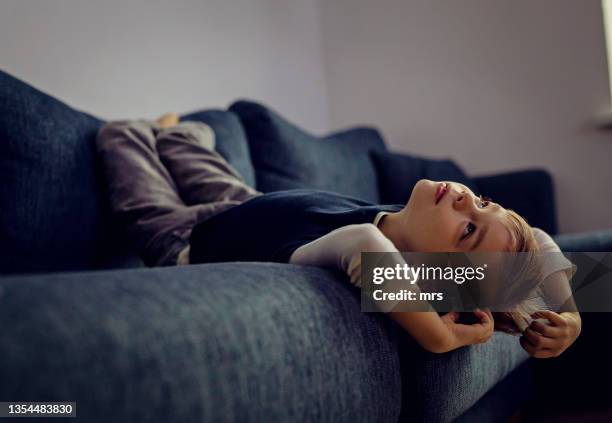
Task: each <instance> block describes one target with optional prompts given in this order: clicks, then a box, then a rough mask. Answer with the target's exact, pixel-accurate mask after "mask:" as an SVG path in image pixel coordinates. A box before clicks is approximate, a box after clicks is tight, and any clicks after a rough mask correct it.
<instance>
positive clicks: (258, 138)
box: [230, 101, 385, 203]
mask: <svg viewBox="0 0 612 423" xmlns="http://www.w3.org/2000/svg"><path fill="white" fill-rule="evenodd" d="M230 110H231V111H233V112H234V113H236V114H237V115H238V116H239V117H240V120H241V121H242V125H243V126H244V128H245V131H246V133H247V137H248V140H249V147H250V150H251V157H252V159H253V165H254V166H255V175H256V179H257V189H259V190H260V191H263V192H269V191H278V190H286V189H295V188H311V189H321V190H327V191H334V192H338V193H341V194H344V195H348V196H352V197H356V198H360V199H363V200H367V201H371V202H375V203H377V202H379V199H380V198H379V194H378V186H377V183H376V170H375V168H374V165H373V163H372V161H371V159H370V157H369V152H371V151H384V150H385V145H384V142H383V140H382V137H381V136H380V134H379V133H378V131H376V130H375V129H372V128H353V129H350V130H346V131H342V132H337V133H334V134H331V135H327V136H323V137H317V136H314V135H312V134H309V133H308V132H306V131H304V130H303V129H301V128H298V127H297V126H296V125H294V124H292V123H290V122H289V121H287V120H286V119H284V118H283V117H281V116H280V115H279V114H278V113H276V112H274V111H272V110H270V109H269V108H267V107H265V106H262V105H260V104H257V103H253V102H249V101H238V102H236V103H234V104H233V105H232V106H231V107H230Z"/></svg>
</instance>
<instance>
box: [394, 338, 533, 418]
mask: <svg viewBox="0 0 612 423" xmlns="http://www.w3.org/2000/svg"><path fill="white" fill-rule="evenodd" d="M400 354H401V356H402V374H403V377H404V379H403V388H404V395H403V406H402V408H403V409H402V417H403V418H402V420H406V421H419V422H421V421H422V422H432V423H434V422H450V421H452V420H453V419H455V418H457V417H458V416H460V415H461V414H463V413H464V412H465V411H466V410H468V409H469V408H470V407H472V406H473V405H474V404H475V403H476V402H477V401H478V400H479V399H480V398H481V397H483V396H484V395H485V394H486V393H487V392H488V391H489V390H490V389H491V388H493V387H494V386H495V385H496V384H497V383H498V382H500V381H501V380H502V379H504V378H505V377H506V376H507V375H509V374H510V373H511V372H512V371H513V370H514V369H515V368H517V367H518V366H519V365H521V364H522V363H523V362H525V361H526V360H527V359H528V358H529V355H528V354H527V353H526V352H525V350H523V349H522V348H521V346H520V344H519V340H518V338H517V337H514V336H512V335H508V334H506V333H502V332H495V333H494V335H493V337H492V338H491V339H490V340H489V341H488V342H486V343H485V344H478V345H471V346H469V347H463V348H460V349H457V350H454V351H451V352H449V353H446V354H433V353H429V352H427V351H425V350H422V349H419V348H415V346H414V341H412V339H404V342H402V344H401V349H400Z"/></svg>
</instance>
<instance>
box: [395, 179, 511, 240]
mask: <svg viewBox="0 0 612 423" xmlns="http://www.w3.org/2000/svg"><path fill="white" fill-rule="evenodd" d="M401 213H402V229H401V231H402V233H403V234H406V235H405V239H404V241H405V245H406V246H407V247H408V249H409V251H424V252H454V251H507V250H508V249H509V247H510V245H511V242H512V236H511V235H510V231H509V230H508V229H507V228H506V226H505V225H504V223H503V222H505V219H506V209H504V208H503V207H501V206H500V205H499V204H497V203H494V202H492V201H483V200H481V199H480V197H477V196H476V195H475V194H474V193H473V192H472V191H471V190H470V189H469V188H468V187H466V186H465V185H463V184H459V183H457V182H451V181H443V182H434V181H430V180H429V179H421V180H420V181H419V182H417V184H416V185H415V186H414V188H413V190H412V194H411V196H410V199H409V200H408V203H407V204H406V206H405V207H404V209H403V210H402V212H401Z"/></svg>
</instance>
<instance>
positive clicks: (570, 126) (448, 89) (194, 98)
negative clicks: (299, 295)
mask: <svg viewBox="0 0 612 423" xmlns="http://www.w3.org/2000/svg"><path fill="white" fill-rule="evenodd" d="M0 68H1V69H5V70H7V71H9V72H11V73H13V74H15V75H16V76H18V77H19V78H21V79H25V80H26V81H29V82H30V83H32V84H33V85H35V86H37V87H39V88H42V89H43V90H46V91H48V92H50V93H52V94H54V95H55V96H57V97H59V98H61V99H63V100H65V101H67V102H68V103H70V104H71V105H73V106H75V107H77V108H80V109H84V110H86V111H89V112H91V113H93V114H96V115H98V116H101V117H103V118H107V119H110V118H120V117H140V116H143V117H151V116H155V115H158V114H161V113H163V112H166V111H179V112H182V111H187V110H192V109H197V108H203V107H226V106H227V105H228V104H229V103H230V102H231V101H232V100H234V99H235V98H237V97H251V98H255V99H259V100H261V101H263V102H266V103H268V104H269V105H271V106H273V107H275V108H277V109H278V110H280V111H281V112H282V113H283V114H285V115H286V116H287V117H289V118H290V119H292V120H294V121H296V122H297V123H298V124H300V125H303V126H304V127H306V128H308V129H309V130H312V131H314V132H324V131H326V130H329V129H337V128H340V127H343V126H349V125H354V124H357V123H369V124H373V125H376V126H378V127H380V128H381V129H382V130H383V133H384V134H385V136H386V138H387V141H388V143H389V144H390V145H391V147H392V148H394V149H396V150H401V151H406V152H413V153H417V154H424V155H431V156H438V157H442V156H448V157H452V158H455V159H456V160H457V161H458V162H459V163H460V164H461V165H463V166H464V167H465V168H466V169H467V170H468V172H469V173H471V174H480V173H487V172H497V171H500V170H511V169H516V168H524V167H530V166H542V167H545V168H547V169H549V170H550V171H552V173H553V175H554V177H555V180H556V183H557V195H558V203H559V215H560V223H561V229H562V230H563V231H579V230H586V229H595V228H602V227H607V228H610V227H612V217H611V213H610V211H611V210H612V189H611V188H610V184H611V183H612V166H610V157H612V135H611V134H612V133H610V132H608V133H602V132H599V131H592V132H589V131H585V130H584V128H583V124H584V123H585V122H587V121H588V120H589V119H590V118H592V117H593V116H594V115H595V113H596V112H597V111H599V110H600V108H601V107H603V106H605V105H607V104H609V98H608V97H609V95H608V81H607V71H606V63H605V48H604V39H603V28H602V22H601V9H600V2H599V0H537V1H534V0H461V1H447V0H377V1H371V0H228V1H224V0H209V1H204V0H180V1H171V0H166V1H162V0H127V1H123V0H105V1H95V0H53V1H46V0H39V1H37V0H2V2H0Z"/></svg>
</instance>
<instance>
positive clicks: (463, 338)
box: [441, 310, 493, 347]
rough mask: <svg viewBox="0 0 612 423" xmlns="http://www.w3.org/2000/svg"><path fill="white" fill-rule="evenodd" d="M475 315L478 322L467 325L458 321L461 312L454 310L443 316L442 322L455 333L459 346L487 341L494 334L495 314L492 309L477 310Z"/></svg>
mask: <svg viewBox="0 0 612 423" xmlns="http://www.w3.org/2000/svg"><path fill="white" fill-rule="evenodd" d="M474 316H476V317H477V318H478V320H479V322H478V323H474V324H471V325H465V324H462V323H457V320H458V319H459V313H457V312H456V311H452V312H450V313H446V314H445V315H444V316H442V317H441V319H442V322H444V324H445V325H446V326H447V327H448V329H449V331H450V332H451V333H452V334H453V335H454V337H455V339H456V343H457V347H462V346H464V345H471V344H481V343H483V342H486V341H488V340H489V338H491V336H492V335H493V315H492V314H491V312H490V311H482V310H475V311H474Z"/></svg>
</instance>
